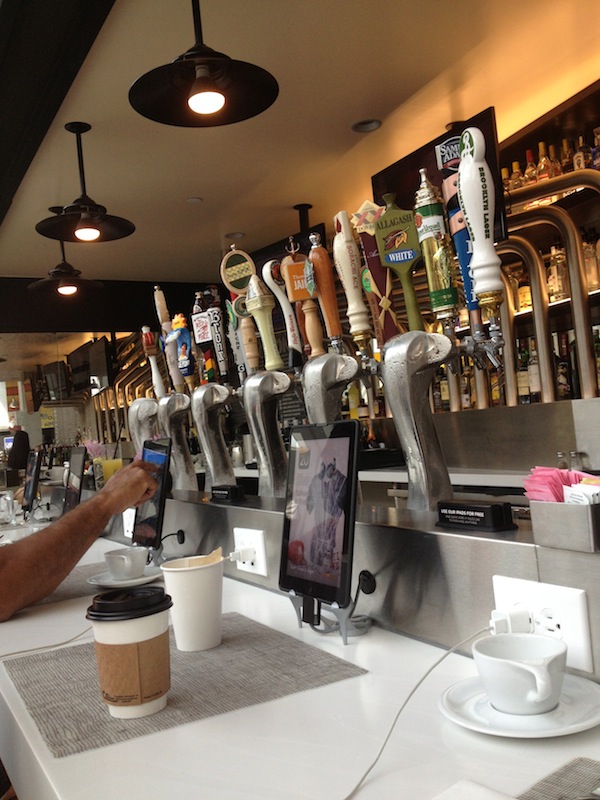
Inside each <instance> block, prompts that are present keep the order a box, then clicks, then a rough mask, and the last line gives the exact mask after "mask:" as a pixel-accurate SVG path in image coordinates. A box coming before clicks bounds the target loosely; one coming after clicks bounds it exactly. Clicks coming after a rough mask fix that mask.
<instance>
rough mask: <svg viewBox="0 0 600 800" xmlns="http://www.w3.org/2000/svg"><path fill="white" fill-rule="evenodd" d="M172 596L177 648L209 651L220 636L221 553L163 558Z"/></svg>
mask: <svg viewBox="0 0 600 800" xmlns="http://www.w3.org/2000/svg"><path fill="white" fill-rule="evenodd" d="M160 568H161V569H162V571H163V575H164V579H165V587H166V590H167V592H168V593H169V595H170V596H171V597H172V598H173V608H172V609H171V621H172V623H173V633H174V634H175V644H176V645H177V649H178V650H185V651H191V650H210V649H211V648H212V647H217V645H219V644H221V640H222V637H223V634H222V625H221V608H222V598H223V553H222V551H221V548H220V547H219V548H217V549H216V550H214V551H213V552H212V553H210V555H207V556H188V557H186V558H176V559H174V560H173V561H165V563H164V564H161V567H160Z"/></svg>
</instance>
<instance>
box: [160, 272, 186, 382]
mask: <svg viewBox="0 0 600 800" xmlns="http://www.w3.org/2000/svg"><path fill="white" fill-rule="evenodd" d="M154 305H155V307H156V314H157V316H158V321H159V322H160V327H161V331H162V334H163V338H164V339H166V337H167V336H168V335H169V333H171V330H172V325H171V317H170V316H169V309H168V308H167V301H166V299H165V295H164V292H163V291H162V289H161V288H160V286H155V287H154ZM165 357H166V359H167V367H168V369H169V375H170V376H171V383H172V384H173V388H174V389H175V391H176V392H185V380H184V379H183V375H182V374H181V370H180V369H179V365H178V363H177V343H176V342H175V341H171V342H169V343H168V344H167V343H165Z"/></svg>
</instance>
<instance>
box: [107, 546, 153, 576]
mask: <svg viewBox="0 0 600 800" xmlns="http://www.w3.org/2000/svg"><path fill="white" fill-rule="evenodd" d="M104 561H105V562H106V567H107V569H108V571H109V573H110V576H111V578H112V579H113V580H115V581H124V580H133V579H135V578H141V577H142V575H143V574H144V570H145V569H146V564H147V563H148V550H147V549H146V548H145V547H119V548H118V549H117V550H109V551H108V552H107V553H105V554H104Z"/></svg>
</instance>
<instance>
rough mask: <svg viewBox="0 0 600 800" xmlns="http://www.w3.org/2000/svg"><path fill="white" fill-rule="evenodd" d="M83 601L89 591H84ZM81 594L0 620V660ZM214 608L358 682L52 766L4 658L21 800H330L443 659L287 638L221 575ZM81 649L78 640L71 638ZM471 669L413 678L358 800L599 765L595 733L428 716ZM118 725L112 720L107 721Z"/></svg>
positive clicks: (77, 620) (5, 753) (57, 637)
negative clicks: (504, 733) (343, 669)
mask: <svg viewBox="0 0 600 800" xmlns="http://www.w3.org/2000/svg"><path fill="white" fill-rule="evenodd" d="M113 546H114V542H110V541H108V540H99V541H98V542H97V543H96V544H95V545H94V546H93V547H92V548H91V550H90V551H89V552H88V553H87V554H86V556H85V558H84V559H83V560H82V562H81V563H82V565H86V564H87V565H90V564H94V563H98V562H100V561H101V559H102V553H103V552H104V551H105V550H106V549H108V548H110V547H113ZM94 593H96V592H94V591H93V587H91V586H90V596H91V595H92V594H94ZM90 596H88V597H80V598H76V599H72V600H65V601H62V602H57V603H47V604H43V605H39V606H36V607H33V608H31V609H28V610H26V611H24V612H21V613H20V614H19V615H17V616H16V617H14V618H13V619H12V620H10V621H8V622H5V623H2V625H0V653H1V654H2V655H6V654H8V653H13V652H15V651H24V650H27V649H29V648H35V647H40V646H44V645H52V644H55V643H57V642H63V641H66V640H67V639H69V638H70V637H72V636H75V635H76V634H78V633H80V632H82V631H84V630H85V629H86V628H87V625H88V622H87V620H86V618H85V611H86V608H87V606H88V605H89V600H90ZM223 610H224V612H237V613H239V614H242V615H244V616H245V617H248V618H250V619H252V620H255V621H257V622H260V623H262V624H264V625H266V626H268V627H270V628H273V629H275V630H277V631H280V632H282V633H284V634H287V635H288V636H290V637H293V638H294V639H296V640H297V641H300V642H303V643H304V644H305V645H310V646H313V647H316V648H319V649H320V650H322V651H324V652H327V653H329V654H331V655H334V656H336V657H338V658H341V659H344V660H347V661H349V662H352V663H354V664H356V665H359V666H360V667H362V668H363V669H365V670H367V673H366V674H363V675H360V676H357V677H353V678H350V679H347V680H341V681H338V682H336V683H332V684H329V685H328V686H324V687H321V688H318V689H311V690H309V691H303V692H299V693H296V694H293V693H292V694H289V695H287V696H286V697H283V698H281V699H277V700H273V701H270V702H265V703H262V704H260V705H254V706H250V707H247V708H244V709H241V710H237V711H233V712H229V713H225V714H221V715H218V716H213V717H210V718H208V719H204V720H203V721H199V722H194V723H191V724H186V725H182V726H179V727H175V728H171V729H169V730H165V731H161V732H158V733H153V734H151V735H148V736H141V737H139V738H135V739H132V740H130V741H125V742H120V743H118V744H113V745H110V746H106V747H100V748H98V749H93V750H88V751H86V752H83V753H79V754H77V755H70V756H66V757H63V758H54V757H53V756H52V755H51V753H50V751H49V749H48V747H47V746H46V744H45V743H44V741H43V738H42V736H41V734H40V732H39V730H38V728H37V726H36V724H35V722H34V721H33V719H32V718H31V716H30V715H29V713H28V712H27V710H26V709H25V706H24V704H23V701H22V699H21V697H20V695H19V694H18V692H17V690H16V688H15V686H14V684H13V682H12V680H11V679H10V677H9V676H8V673H7V670H6V668H5V666H4V662H3V663H2V664H1V665H0V692H1V695H0V725H1V734H2V735H1V738H0V742H1V745H0V746H1V750H0V756H1V758H2V760H3V761H4V764H5V766H6V768H7V771H8V772H9V774H10V776H11V778H12V780H13V783H14V786H15V789H16V791H17V794H18V796H19V800H101V799H102V800H105V798H107V797H112V798H128V800H138V798H139V800H152V799H153V798H167V797H169V798H171V797H172V798H177V800H186V799H187V798H189V799H190V800H192V798H193V799H194V800H198V798H207V799H208V798H210V800H240V798H244V800H251V799H252V798H256V800H270V798H273V800H280V799H281V798H282V797H286V798H289V799H290V800H294V799H296V800H312V799H314V800H323V798H325V797H326V798H329V800H335V798H340V800H341V799H342V798H344V797H346V795H347V794H348V793H349V792H350V791H351V790H352V788H353V787H354V785H355V784H356V782H357V781H358V780H359V779H360V777H361V776H362V774H363V773H364V772H365V770H366V769H367V767H368V766H369V764H370V763H371V762H372V760H373V759H374V758H375V756H376V754H377V752H378V750H379V748H380V746H381V744H382V743H383V740H384V738H385V736H386V733H387V732H388V729H389V728H390V726H391V724H392V721H393V719H394V717H395V715H396V713H397V711H398V709H399V707H400V706H401V704H402V703H403V701H404V700H405V698H406V697H407V696H408V694H409V692H410V691H411V689H412V688H413V686H414V685H415V684H416V683H417V682H418V681H419V679H420V678H421V677H422V675H423V674H424V672H425V671H426V670H427V669H428V668H429V667H430V666H431V665H432V664H434V663H435V662H436V661H437V660H438V659H439V658H440V656H442V655H443V653H444V650H443V649H441V648H438V647H435V646H432V645H429V644H425V643H423V642H420V641H417V640H416V639H412V638H409V637H406V636H402V635H398V634H396V633H392V632H389V631H386V630H383V629H382V628H380V627H373V628H371V630H370V631H369V632H368V633H367V634H366V635H364V636H362V637H357V638H351V639H350V640H349V643H348V645H347V646H344V645H343V643H342V640H341V638H340V636H339V635H338V634H337V633H334V634H330V635H319V634H318V633H316V632H314V631H312V630H310V628H308V627H307V626H304V627H303V628H302V629H299V628H298V625H297V622H296V617H295V614H294V611H293V609H292V605H291V603H290V601H289V599H288V598H287V597H286V596H284V595H282V594H279V593H276V592H273V591H269V590H267V589H264V588H260V587H256V586H251V585H248V584H244V583H241V582H239V581H236V580H233V579H231V578H226V579H225V586H224V608H223ZM357 613H360V604H359V606H358V608H357ZM473 633H476V631H473ZM90 640H91V633H90V632H88V633H87V634H86V635H84V636H83V637H82V638H81V639H78V642H81V641H90ZM67 646H68V647H71V646H73V645H67ZM475 674H476V673H475V667H474V664H473V662H472V660H471V659H470V658H467V657H465V656H461V655H456V654H453V655H449V656H448V657H447V658H446V659H445V660H444V661H443V662H442V663H441V664H440V665H439V666H438V667H437V668H436V669H435V670H434V671H433V672H432V674H431V675H430V676H429V677H427V678H426V679H425V681H424V683H423V685H422V686H421V687H420V688H419V689H418V690H417V692H416V693H415V695H414V696H413V697H412V699H411V700H410V701H409V703H408V705H407V706H406V708H405V709H404V711H403V712H402V713H401V715H400V718H399V720H398V723H397V725H396V727H395V730H394V732H393V733H392V735H391V738H390V740H389V742H388V744H387V746H386V748H385V750H384V752H383V755H382V757H381V759H380V761H379V763H378V764H377V765H376V766H375V768H374V770H373V771H372V773H371V774H370V775H369V776H368V778H367V780H366V782H365V783H364V784H363V786H362V788H361V789H360V791H359V793H358V795H357V796H358V797H359V798H364V800H376V799H377V800H381V798H392V797H407V798H408V797H411V798H415V800H431V799H432V798H435V797H436V796H437V795H438V794H440V793H441V792H443V791H444V790H446V789H448V788H449V787H452V786H453V785H454V784H456V783H457V782H458V781H461V780H470V781H475V782H477V783H480V784H483V785H484V786H487V787H489V788H492V789H495V790H497V791H500V792H504V793H506V794H508V795H509V796H517V795H518V794H520V793H522V792H524V791H525V790H526V789H527V788H528V787H529V786H531V785H532V784H534V783H536V782H537V781H539V780H540V779H542V778H543V777H544V776H546V775H547V774H548V773H549V772H551V771H553V770H554V769H556V768H557V767H559V766H561V765H562V764H565V763H567V762H569V761H571V760H572V759H574V758H576V757H580V756H587V757H590V758H596V757H597V756H598V752H600V728H592V729H591V730H588V731H585V732H581V733H575V734H573V735H569V736H559V737H556V738H545V739H519V738H503V737H498V736H488V735H484V734H480V733H476V732H473V731H471V730H467V729H465V728H463V727H461V726H458V725H456V724H455V723H453V722H451V721H450V720H447V719H446V718H445V717H444V716H443V715H442V714H441V712H440V711H439V709H438V701H439V699H440V697H441V695H442V694H443V692H444V691H445V690H446V689H447V688H449V687H450V686H451V685H452V684H454V683H456V682H457V681H460V680H463V679H466V678H470V677H472V676H474V675H475ZM106 713H107V714H108V710H107V711H106ZM121 724H123V721H119V720H115V725H121Z"/></svg>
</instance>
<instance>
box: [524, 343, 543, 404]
mask: <svg viewBox="0 0 600 800" xmlns="http://www.w3.org/2000/svg"><path fill="white" fill-rule="evenodd" d="M527 377H528V379H529V402H530V403H540V402H541V401H542V384H541V380H540V364H539V361H538V354H537V350H536V348H535V339H534V338H533V337H532V338H531V350H530V355H529V361H528V362H527Z"/></svg>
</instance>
